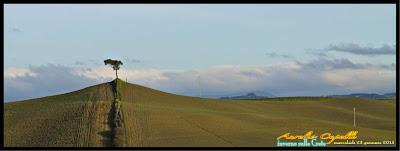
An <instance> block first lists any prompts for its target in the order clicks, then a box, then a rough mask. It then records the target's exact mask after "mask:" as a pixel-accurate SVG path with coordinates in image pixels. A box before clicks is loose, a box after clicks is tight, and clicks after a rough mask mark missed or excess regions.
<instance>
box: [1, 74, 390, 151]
mask: <svg viewBox="0 0 400 151" xmlns="http://www.w3.org/2000/svg"><path fill="white" fill-rule="evenodd" d="M118 90H119V94H120V95H121V111H122V113H123V123H124V124H123V126H124V127H123V128H124V129H125V139H123V140H124V142H123V143H124V144H125V146H132V147H136V146H149V147H158V146H171V147H184V146H194V147H196V146H198V147H211V146H221V147H234V146H240V147H242V146H243V147H245V146H264V147H275V146H276V138H277V137H278V136H280V135H282V134H284V133H287V132H290V133H293V134H298V135H302V134H304V133H305V132H307V131H310V130H312V131H314V133H316V134H321V133H323V132H332V133H333V134H344V133H346V132H348V131H350V130H358V131H359V134H358V138H357V139H359V140H364V141H382V140H394V141H396V123H395V122H396V119H395V116H396V109H395V106H396V101H394V100H386V101H384V100H361V99H333V98H313V99H310V98H279V99H265V100H251V101H249V100H242V101H232V100H216V99H203V98H193V97H186V96H179V95H174V94H169V93H165V92H161V91H157V90H154V89H150V88H146V87H142V86H139V85H134V84H129V83H126V82H123V81H121V80H119V83H118ZM112 100H113V93H112V89H111V84H109V83H106V84H100V85H96V86H93V87H89V88H86V89H83V90H80V91H76V92H71V93H67V94H62V95H57V96H51V97H44V98H40V99H34V100H27V101H21V102H14V103H6V104H5V108H4V116H5V119H4V120H5V121H4V144H5V146H110V145H111V144H110V143H111V139H112V138H110V135H111V134H110V132H111V131H110V127H109V123H108V116H109V113H110V110H111V105H112ZM353 107H356V109H357V112H356V119H357V122H356V124H357V125H356V127H355V128H354V127H353ZM373 146H374V145H368V146H367V147H373ZM389 146H390V145H389ZM391 146H394V145H391Z"/></svg>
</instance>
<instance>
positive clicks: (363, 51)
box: [322, 43, 396, 56]
mask: <svg viewBox="0 0 400 151" xmlns="http://www.w3.org/2000/svg"><path fill="white" fill-rule="evenodd" d="M324 50H325V51H338V52H348V53H352V54H357V55H366V56H375V55H395V54H396V46H395V45H392V46H391V45H388V44H384V45H382V46H381V47H372V46H360V45H358V44H355V43H341V44H336V45H335V44H331V45H329V46H328V47H326V48H324V49H322V51H324Z"/></svg>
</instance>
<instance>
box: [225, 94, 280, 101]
mask: <svg viewBox="0 0 400 151" xmlns="http://www.w3.org/2000/svg"><path fill="white" fill-rule="evenodd" d="M272 97H274V96H273V95H268V96H258V95H256V94H255V93H254V92H251V93H247V94H246V95H239V96H232V97H221V98H220V99H228V100H246V99H262V98H272Z"/></svg>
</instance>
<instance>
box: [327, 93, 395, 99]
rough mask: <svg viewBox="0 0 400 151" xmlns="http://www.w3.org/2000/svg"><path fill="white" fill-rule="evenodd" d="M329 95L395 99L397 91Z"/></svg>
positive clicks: (335, 96)
mask: <svg viewBox="0 0 400 151" xmlns="http://www.w3.org/2000/svg"><path fill="white" fill-rule="evenodd" d="M327 97H332V98H354V97H356V98H366V99H393V98H396V93H395V92H393V93H385V94H377V93H352V94H348V95H329V96H327Z"/></svg>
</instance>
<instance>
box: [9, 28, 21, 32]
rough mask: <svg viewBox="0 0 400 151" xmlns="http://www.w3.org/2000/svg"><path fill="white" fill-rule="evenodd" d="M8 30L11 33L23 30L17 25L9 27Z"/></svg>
mask: <svg viewBox="0 0 400 151" xmlns="http://www.w3.org/2000/svg"><path fill="white" fill-rule="evenodd" d="M8 32H10V33H19V32H22V30H21V29H20V28H17V27H9V28H8Z"/></svg>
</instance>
